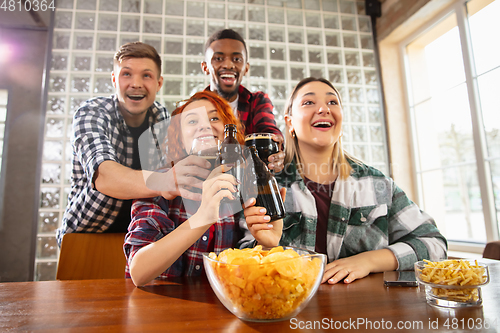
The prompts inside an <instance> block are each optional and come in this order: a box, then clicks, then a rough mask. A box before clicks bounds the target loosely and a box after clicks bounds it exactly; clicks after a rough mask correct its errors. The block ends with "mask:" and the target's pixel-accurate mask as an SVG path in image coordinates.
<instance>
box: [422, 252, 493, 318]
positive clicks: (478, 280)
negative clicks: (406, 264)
mask: <svg viewBox="0 0 500 333" xmlns="http://www.w3.org/2000/svg"><path fill="white" fill-rule="evenodd" d="M461 262H463V263H466V264H467V263H468V264H469V266H470V267H468V268H467V267H465V266H464V265H463V264H462V265H460V263H461ZM441 264H443V265H445V266H444V267H441V268H440V267H435V266H439V265H441ZM415 276H416V278H417V281H418V282H419V283H421V284H422V285H424V286H425V296H426V299H427V302H428V303H429V304H431V305H437V306H444V307H453V308H457V307H468V306H480V305H481V304H482V302H483V299H482V297H481V286H484V285H486V284H487V283H488V282H489V281H490V274H489V270H488V266H487V265H485V264H482V263H481V264H479V263H478V264H477V265H476V262H475V261H472V260H444V261H438V262H428V261H419V262H416V263H415Z"/></svg>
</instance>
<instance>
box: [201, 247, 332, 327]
mask: <svg viewBox="0 0 500 333" xmlns="http://www.w3.org/2000/svg"><path fill="white" fill-rule="evenodd" d="M209 257H210V258H212V259H214V260H216V261H218V262H210V265H212V267H213V268H214V271H215V272H216V276H217V278H218V279H219V281H220V283H221V285H222V288H223V289H224V293H225V294H226V295H228V297H229V298H230V299H231V301H232V303H233V306H235V307H237V308H238V309H239V310H241V311H243V312H244V313H245V314H246V315H247V316H248V317H249V318H253V319H275V318H282V317H284V316H286V315H287V314H289V313H291V312H292V311H294V310H295V309H296V308H297V307H298V306H299V305H300V304H301V303H302V301H303V300H304V299H306V298H307V296H308V295H309V293H310V292H311V289H312V288H313V286H314V284H315V282H316V279H317V278H318V275H319V273H320V271H321V268H322V265H323V261H322V260H320V259H318V258H313V259H311V258H310V257H308V256H300V255H299V254H298V253H297V252H295V251H294V250H292V249H284V248H283V247H281V246H277V247H274V248H272V249H270V250H269V251H267V250H263V249H262V246H260V245H258V246H256V247H254V248H253V249H243V250H239V249H227V250H224V251H222V252H221V253H220V254H219V255H218V256H217V255H215V253H210V255H209Z"/></svg>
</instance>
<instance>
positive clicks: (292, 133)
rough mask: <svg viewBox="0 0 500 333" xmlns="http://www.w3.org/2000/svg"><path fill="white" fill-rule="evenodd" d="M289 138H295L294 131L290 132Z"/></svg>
mask: <svg viewBox="0 0 500 333" xmlns="http://www.w3.org/2000/svg"><path fill="white" fill-rule="evenodd" d="M290 136H291V137H292V138H295V131H294V130H292V131H291V132H290Z"/></svg>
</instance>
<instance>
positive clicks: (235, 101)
mask: <svg viewBox="0 0 500 333" xmlns="http://www.w3.org/2000/svg"><path fill="white" fill-rule="evenodd" d="M238 97H239V95H236V99H235V100H234V101H232V102H230V103H229V105H231V108H232V109H233V113H234V116H235V117H236V119H238Z"/></svg>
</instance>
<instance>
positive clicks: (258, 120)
mask: <svg viewBox="0 0 500 333" xmlns="http://www.w3.org/2000/svg"><path fill="white" fill-rule="evenodd" d="M205 90H210V86H208V87H207V88H205ZM273 110H274V107H273V103H271V100H270V99H269V96H268V95H267V94H266V93H264V92H262V91H257V92H255V93H252V92H250V91H249V90H248V89H246V88H245V87H243V86H242V85H240V88H239V89H238V118H239V119H240V121H241V122H242V124H243V125H244V126H245V134H252V133H273V134H279V135H281V136H283V134H281V131H280V130H279V129H278V127H277V126H276V121H275V120H274V113H273Z"/></svg>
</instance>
